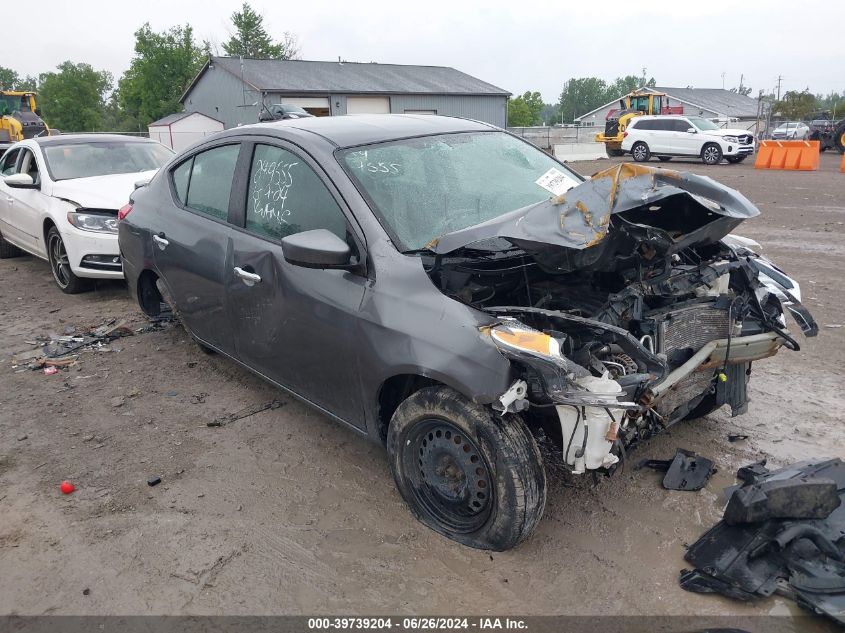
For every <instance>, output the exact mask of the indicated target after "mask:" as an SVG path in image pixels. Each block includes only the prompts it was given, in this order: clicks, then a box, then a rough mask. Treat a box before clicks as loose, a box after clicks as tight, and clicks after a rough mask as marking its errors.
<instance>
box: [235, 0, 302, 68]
mask: <svg viewBox="0 0 845 633" xmlns="http://www.w3.org/2000/svg"><path fill="white" fill-rule="evenodd" d="M232 24H233V25H234V27H235V33H234V34H233V35H232V36H231V37H230V38H229V41H228V42H226V43H225V44H223V50H224V51H226V54H227V55H231V56H232V57H250V58H253V59H295V58H296V57H297V56H298V55H299V48H298V46H297V43H296V36H294V35H292V34H291V33H288V32H287V31H285V33H284V36H283V39H282V41H281V42H278V43H274V42H273V39H272V38H271V37H270V35H269V34H268V33H267V31H266V30H265V28H264V16H262V15H260V14H259V13H257V12H256V11H255V10H254V9H253V8H252V7H251V6H249V3H247V2H244V4H243V7H242V8H241V10H240V11H239V12H238V11H235V12H234V13H233V14H232Z"/></svg>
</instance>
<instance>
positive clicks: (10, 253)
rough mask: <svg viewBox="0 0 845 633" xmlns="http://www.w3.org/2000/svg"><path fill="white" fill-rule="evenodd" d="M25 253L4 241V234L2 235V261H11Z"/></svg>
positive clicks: (0, 242) (0, 237)
mask: <svg viewBox="0 0 845 633" xmlns="http://www.w3.org/2000/svg"><path fill="white" fill-rule="evenodd" d="M21 255H23V251H22V250H21V249H19V248H18V247H17V246H15V245H14V244H10V243H9V242H7V241H6V240H4V239H3V234H2V233H0V259H11V258H12V257H20V256H21Z"/></svg>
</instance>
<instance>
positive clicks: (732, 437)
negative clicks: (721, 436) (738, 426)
mask: <svg viewBox="0 0 845 633" xmlns="http://www.w3.org/2000/svg"><path fill="white" fill-rule="evenodd" d="M747 439H748V436H747V435H745V434H743V433H729V434H728V441H729V442H740V441H742V440H747Z"/></svg>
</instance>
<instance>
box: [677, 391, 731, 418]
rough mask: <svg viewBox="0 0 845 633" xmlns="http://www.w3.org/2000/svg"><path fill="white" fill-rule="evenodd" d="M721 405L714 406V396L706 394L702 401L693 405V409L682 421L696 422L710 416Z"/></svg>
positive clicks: (713, 394)
mask: <svg viewBox="0 0 845 633" xmlns="http://www.w3.org/2000/svg"><path fill="white" fill-rule="evenodd" d="M721 407H722V405H721V404H716V394H715V393H708V394H707V395H706V396H704V399H703V400H702V401H701V402H699V403H698V404H697V405H695V408H694V409H693V410H692V411H690V412H689V413H687V414H686V415H685V416H684V420H697V419H698V418H703V417H704V416H705V415H710V414H711V413H713V412H714V411H715V410H716V409H719V408H721Z"/></svg>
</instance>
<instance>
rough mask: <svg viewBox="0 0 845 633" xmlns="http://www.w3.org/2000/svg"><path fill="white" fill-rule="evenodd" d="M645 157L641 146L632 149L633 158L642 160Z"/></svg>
mask: <svg viewBox="0 0 845 633" xmlns="http://www.w3.org/2000/svg"><path fill="white" fill-rule="evenodd" d="M643 157H645V148H644V147H643V146H642V145H637V146H636V147H635V148H634V158H638V159H642V158H643Z"/></svg>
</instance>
